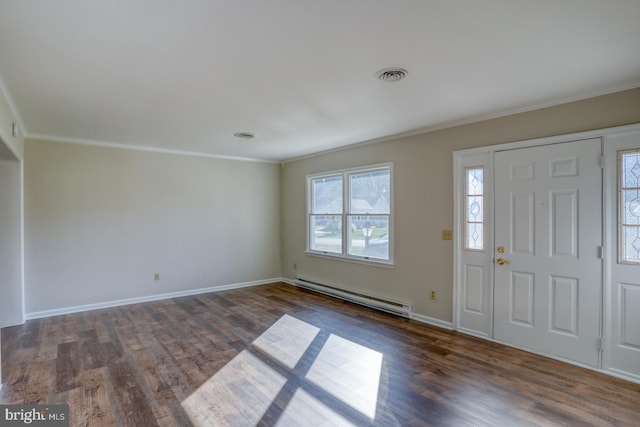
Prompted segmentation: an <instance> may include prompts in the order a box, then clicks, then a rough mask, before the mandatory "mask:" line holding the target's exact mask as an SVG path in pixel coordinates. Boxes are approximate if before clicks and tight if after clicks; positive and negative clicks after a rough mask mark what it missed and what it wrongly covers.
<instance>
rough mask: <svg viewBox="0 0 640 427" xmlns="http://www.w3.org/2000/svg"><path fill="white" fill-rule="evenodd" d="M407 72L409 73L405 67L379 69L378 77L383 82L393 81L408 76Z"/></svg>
mask: <svg viewBox="0 0 640 427" xmlns="http://www.w3.org/2000/svg"><path fill="white" fill-rule="evenodd" d="M407 74H409V72H408V71H407V70H405V69H404V68H385V69H384V70H380V71H378V72H377V73H376V77H377V78H378V79H380V80H382V81H383V82H388V83H393V82H399V81H400V80H402V79H404V78H405V77H407Z"/></svg>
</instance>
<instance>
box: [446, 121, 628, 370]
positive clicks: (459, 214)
mask: <svg viewBox="0 0 640 427" xmlns="http://www.w3.org/2000/svg"><path fill="white" fill-rule="evenodd" d="M629 132H640V124H633V125H626V126H619V127H613V128H605V129H598V130H593V131H587V132H579V133H572V134H566V135H557V136H551V137H545V138H537V139H530V140H522V141H515V142H508V143H503V144H495V145H490V146H483V147H477V148H471V149H466V150H459V151H454V153H453V173H454V176H453V182H454V226H453V228H454V233H453V235H454V239H453V307H452V308H453V319H452V320H453V322H452V323H453V329H454V330H456V331H459V332H463V333H467V334H470V335H474V336H478V337H480V338H483V339H487V340H490V341H496V340H495V339H494V333H493V288H494V273H493V270H494V268H493V267H494V258H493V254H494V251H493V248H494V247H495V240H494V234H493V229H494V224H493V222H494V218H495V216H494V213H493V204H494V200H493V197H492V194H493V180H492V178H493V156H494V153H495V152H497V151H505V150H513V149H521V148H529V147H537V146H542V145H549V144H559V143H564V142H572V141H579V140H584V139H592V138H602V140H603V145H604V147H603V153H602V161H601V167H602V169H603V181H602V193H603V194H602V203H603V206H602V237H603V238H602V242H603V246H604V247H603V249H602V256H603V258H604V262H603V266H602V295H601V298H602V300H601V319H600V330H601V334H602V335H603V337H604V342H607V335H608V334H609V331H610V328H611V327H613V325H612V324H611V320H610V318H609V317H610V314H611V313H610V310H609V307H608V306H607V304H608V303H609V302H610V301H609V298H608V296H609V290H610V287H611V260H610V257H609V256H608V251H609V245H610V242H611V237H612V236H611V229H612V227H611V225H612V222H615V221H616V214H615V212H616V210H615V206H610V201H611V200H614V199H616V197H615V194H613V195H612V194H611V191H612V190H611V188H610V187H611V186H610V185H608V184H607V182H608V179H607V177H608V176H610V174H611V173H612V172H611V171H609V170H608V168H609V167H610V166H608V165H610V163H611V162H609V161H608V159H607V153H608V151H610V150H607V137H610V136H614V135H617V134H624V133H629ZM469 159H474V161H473V162H472V163H471V164H470V163H469ZM478 159H484V160H483V161H482V162H479V161H478ZM468 166H483V167H484V168H485V176H489V177H490V178H491V183H490V185H491V191H490V194H489V197H490V198H491V199H490V200H488V199H487V200H485V206H488V207H490V209H491V213H490V215H489V214H488V215H486V227H487V228H488V229H489V230H491V231H490V232H489V233H487V234H486V238H485V245H486V248H485V253H487V257H486V258H485V261H484V262H485V264H484V267H485V268H487V269H488V270H489V271H490V275H489V279H488V280H489V281H488V284H487V288H488V289H487V291H488V292H489V294H490V300H491V304H490V307H489V310H490V321H489V330H488V333H484V332H481V331H480V332H479V331H474V330H473V328H469V327H468V326H464V325H461V324H460V312H461V303H462V291H463V289H462V280H463V274H464V272H463V267H464V266H463V261H462V257H463V254H464V251H463V249H464V242H463V235H464V233H463V224H464V204H463V197H464V194H463V184H464V183H463V182H462V179H463V172H464V169H465V167H468ZM613 173H615V172H613ZM506 344H507V345H509V344H508V343H506ZM607 347H608V346H606V345H602V346H601V355H600V358H599V359H600V363H599V366H598V367H597V368H593V367H589V366H583V367H585V368H587V369H592V370H596V371H600V372H604V373H607V374H609V375H613V376H617V377H621V378H624V379H626V380H629V381H634V382H640V381H638V378H636V377H635V376H633V375H628V376H627V375H625V374H624V373H620V372H611V371H610V370H608V369H607V366H606V363H603V360H605V361H606V360H607V358H608V353H607V352H608V349H607ZM543 355H544V356H546V357H551V358H554V359H558V360H562V361H564V362H567V363H571V364H574V365H579V364H578V363H576V362H572V361H570V360H566V359H563V358H560V357H557V356H553V355H549V354H543ZM579 366H582V365H579Z"/></svg>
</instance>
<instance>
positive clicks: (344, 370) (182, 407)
mask: <svg viewBox="0 0 640 427" xmlns="http://www.w3.org/2000/svg"><path fill="white" fill-rule="evenodd" d="M2 346H3V347H2V352H3V353H2V362H3V367H2V371H3V374H4V388H3V390H2V391H0V402H1V403H39V404H45V403H46V404H54V403H68V404H69V405H70V411H71V424H72V425H74V426H136V427H139V426H191V425H202V426H206V425H210V426H227V425H228V426H233V427H238V426H245V425H246V426H255V425H260V426H276V425H277V426H297V425H300V426H313V425H318V426H320V425H322V426H330V425H338V426H385V427H386V426H391V427H393V426H552V425H561V426H578V425H580V426H582V425H596V426H606V425H611V426H638V425H640V385H638V384H634V383H630V382H626V381H623V380H618V379H615V378H611V377H608V376H605V375H602V374H598V373H595V372H592V371H589V370H585V369H581V368H578V367H575V366H572V365H567V364H564V363H561V362H557V361H554V360H550V359H547V358H544V357H540V356H536V355H533V354H530V353H526V352H523V351H519V350H516V349H512V348H509V347H505V346H502V345H498V344H494V343H490V342H486V341H483V340H480V339H476V338H473V337H469V336H466V335H463V334H458V333H455V332H450V331H446V330H442V329H439V328H435V327H430V326H427V325H424V324H421V323H418V322H415V321H410V320H406V319H402V318H398V317H395V316H391V315H387V314H384V313H380V312H376V311H372V310H369V309H366V308H363V307H359V306H356V305H352V304H349V303H345V302H342V301H338V300H335V299H332V298H329V297H325V296H321V295H317V294H314V293H310V292H307V291H304V290H301V289H298V288H295V287H292V286H289V285H286V284H281V283H276V284H272V285H265V286H258V287H253V288H246V289H240V290H233V291H225V292H219V293H211V294H203V295H198V296H192V297H184V298H175V299H170V300H164V301H157V302H151V303H144V304H135V305H129V306H124V307H117V308H111V309H105V310H96V311H90V312H84V313H77V314H70V315H65V316H57V317H51V318H45V319H36V320H30V321H28V322H26V323H25V324H24V325H21V326H16V327H10V328H5V329H3V330H2Z"/></svg>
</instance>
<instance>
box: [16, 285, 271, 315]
mask: <svg viewBox="0 0 640 427" xmlns="http://www.w3.org/2000/svg"><path fill="white" fill-rule="evenodd" d="M280 281H283V279H281V278H280V277H276V278H272V279H264V280H256V281H253V282H243V283H233V284H230V285H220V286H211V287H208V288H199V289H188V290H186V291H177V292H168V293H164V294H155V295H148V296H143V297H135V298H125V299H119V300H113V301H105V302H99V303H95V304H85V305H76V306H72V307H62V308H56V309H53V310H43V311H34V312H31V313H26V319H27V320H30V319H40V318H43V317H51V316H60V315H63V314H71V313H79V312H82V311H90V310H99V309H101V308H110V307H119V306H122V305H129V304H138V303H141V302H151V301H158V300H163V299H169V298H178V297H186V296H190V295H199V294H207V293H210V292H220V291H228V290H230V289H240V288H248V287H251V286H259V285H266V284H269V283H276V282H280Z"/></svg>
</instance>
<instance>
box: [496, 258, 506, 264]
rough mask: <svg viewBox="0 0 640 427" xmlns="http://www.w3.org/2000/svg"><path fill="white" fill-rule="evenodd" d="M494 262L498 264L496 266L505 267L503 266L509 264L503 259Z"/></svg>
mask: <svg viewBox="0 0 640 427" xmlns="http://www.w3.org/2000/svg"><path fill="white" fill-rule="evenodd" d="M496 262H497V263H498V265H505V264H509V261H507V260H506V259H504V258H498V259H497V260H496Z"/></svg>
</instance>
